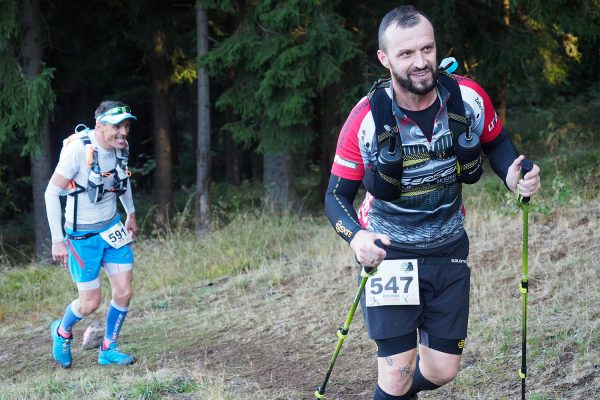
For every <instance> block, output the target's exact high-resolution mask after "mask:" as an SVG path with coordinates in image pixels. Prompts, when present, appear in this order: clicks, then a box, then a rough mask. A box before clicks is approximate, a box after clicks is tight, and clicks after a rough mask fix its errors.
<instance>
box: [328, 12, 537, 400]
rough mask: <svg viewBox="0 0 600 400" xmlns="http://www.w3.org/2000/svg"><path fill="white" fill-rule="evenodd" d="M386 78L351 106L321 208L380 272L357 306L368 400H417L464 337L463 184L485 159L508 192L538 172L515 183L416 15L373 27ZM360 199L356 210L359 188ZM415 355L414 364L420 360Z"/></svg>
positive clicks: (482, 109)
mask: <svg viewBox="0 0 600 400" xmlns="http://www.w3.org/2000/svg"><path fill="white" fill-rule="evenodd" d="M377 56H378V58H379V61H380V62H381V64H382V65H383V66H384V67H385V68H386V69H387V70H388V71H389V74H390V78H389V79H387V80H386V81H383V82H380V84H377V85H375V86H374V87H373V89H372V90H371V91H370V92H369V94H368V95H367V96H365V97H364V98H363V99H361V100H360V101H359V102H358V104H357V105H356V106H355V107H354V109H353V110H352V112H351V113H350V115H349V116H348V119H347V120H346V123H345V124H344V126H343V128H342V130H341V132H340V135H339V139H338V144H337V149H336V154H335V159H334V163H333V167H332V170H331V177H330V180H329V187H328V189H327V194H326V196H325V211H326V214H327V216H328V218H329V220H330V222H331V224H332V225H333V227H334V228H335V229H336V231H337V232H338V234H339V236H341V237H342V238H343V239H345V240H346V241H347V242H348V243H349V244H350V247H351V248H352V250H353V251H354V253H355V256H356V259H357V260H358V262H360V263H361V264H363V265H365V266H368V267H378V272H377V275H374V276H372V277H370V278H369V281H368V282H367V284H366V288H365V295H364V296H363V298H362V301H361V308H362V313H363V319H364V320H365V325H366V326H367V330H368V332H369V336H370V338H371V339H373V340H374V341H375V343H376V344H377V365H378V378H377V386H376V388H375V393H374V395H373V399H374V400H409V399H416V398H417V393H419V392H420V391H423V390H433V389H436V388H438V387H440V386H442V385H445V384H446V383H449V382H451V381H452V380H453V379H454V378H455V377H456V374H457V372H458V370H459V366H460V359H461V354H462V351H463V348H464V346H465V338H466V337H467V323H468V316H469V285H470V269H469V267H468V265H467V256H468V254H469V239H468V236H467V233H466V232H465V229H464V212H463V203H462V197H461V187H462V186H461V185H462V184H465V183H467V184H472V183H475V182H476V181H477V180H478V179H479V177H480V175H481V151H483V152H484V153H485V154H486V155H487V157H488V159H489V161H490V164H491V166H492V168H493V170H494V172H495V173H496V174H497V175H498V176H499V177H500V179H502V181H503V182H504V183H505V185H506V187H507V188H508V189H509V190H511V191H515V190H517V188H518V189H519V191H520V194H521V195H523V196H527V197H529V196H531V195H533V194H534V193H536V192H537V191H538V190H539V188H540V177H539V171H540V170H539V167H538V166H537V165H534V167H533V169H532V170H531V171H530V172H529V173H527V174H526V175H525V176H524V177H523V178H522V179H519V178H518V172H519V170H520V169H521V163H522V161H523V159H524V156H523V155H519V153H518V152H517V150H516V148H515V146H514V145H513V143H512V141H511V139H510V137H509V135H508V133H507V131H506V129H505V128H504V127H503V126H502V123H501V121H500V120H499V119H498V117H497V115H496V112H495V111H494V108H493V106H492V102H491V100H490V98H489V96H488V95H487V93H486V92H485V91H484V90H483V88H482V87H481V86H479V85H478V84H477V83H476V82H474V81H472V80H471V79H467V78H464V77H460V76H455V75H451V74H448V73H446V72H440V71H438V69H437V68H436V66H437V65H438V64H437V52H436V42H435V35H434V29H433V26H432V24H431V22H430V21H429V19H428V18H427V17H426V16H425V15H424V14H423V13H422V12H420V11H418V10H416V9H415V8H414V7H412V6H402V7H398V8H396V9H394V10H392V11H390V12H389V13H388V14H386V15H385V16H384V18H383V19H382V21H381V24H380V27H379V50H378V51H377ZM361 181H363V182H364V184H365V187H366V188H367V190H368V193H367V195H366V198H365V200H364V202H363V204H362V206H361V207H360V209H359V211H358V215H357V213H356V212H355V210H354V208H353V201H354V198H355V197H356V193H357V191H358V188H359V186H360V184H361ZM417 354H418V355H417Z"/></svg>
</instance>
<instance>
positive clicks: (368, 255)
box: [350, 230, 390, 267]
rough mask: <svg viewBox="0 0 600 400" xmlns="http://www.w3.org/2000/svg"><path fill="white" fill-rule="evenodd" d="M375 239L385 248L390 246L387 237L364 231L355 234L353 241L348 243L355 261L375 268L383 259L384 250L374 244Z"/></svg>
mask: <svg viewBox="0 0 600 400" xmlns="http://www.w3.org/2000/svg"><path fill="white" fill-rule="evenodd" d="M377 239H379V240H381V243H383V244H384V245H386V246H389V245H390V238H389V236H388V235H384V234H381V233H373V232H369V231H366V230H362V231H358V232H356V235H355V236H354V239H352V241H351V242H350V247H351V248H352V250H354V254H355V255H356V260H357V261H358V262H359V263H361V264H362V265H366V266H368V267H376V266H378V265H379V264H380V263H381V262H382V261H383V259H384V258H385V255H386V252H385V250H384V249H382V248H381V247H379V246H377V245H376V244H375V241H376V240H377Z"/></svg>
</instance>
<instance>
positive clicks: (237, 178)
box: [225, 132, 242, 186]
mask: <svg viewBox="0 0 600 400" xmlns="http://www.w3.org/2000/svg"><path fill="white" fill-rule="evenodd" d="M225 141H226V146H225V148H226V154H225V159H226V164H225V178H226V180H227V183H231V184H232V185H236V186H237V185H239V184H240V183H241V182H242V170H241V157H240V156H241V154H240V146H239V145H238V144H237V143H236V142H235V140H233V135H232V134H231V133H229V132H227V133H226V134H225Z"/></svg>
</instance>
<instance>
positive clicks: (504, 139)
mask: <svg viewBox="0 0 600 400" xmlns="http://www.w3.org/2000/svg"><path fill="white" fill-rule="evenodd" d="M482 148H483V152H484V153H485V154H486V155H487V157H488V159H489V160H490V165H491V166H492V169H493V170H494V172H495V173H496V175H498V176H499V177H500V179H502V182H504V184H505V185H506V174H507V173H508V168H509V167H510V166H511V164H512V163H513V161H515V159H516V158H517V157H518V156H519V153H518V152H517V148H516V147H515V145H514V143H513V142H512V140H510V136H508V131H507V130H506V128H502V132H500V134H499V135H498V136H497V137H496V139H494V140H492V141H491V142H490V143H484V144H483V145H482Z"/></svg>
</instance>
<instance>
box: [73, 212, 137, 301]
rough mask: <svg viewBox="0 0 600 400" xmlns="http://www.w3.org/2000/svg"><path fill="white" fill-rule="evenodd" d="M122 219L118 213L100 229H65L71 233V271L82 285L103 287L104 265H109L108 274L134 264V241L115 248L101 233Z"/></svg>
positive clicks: (78, 285) (131, 266) (78, 283)
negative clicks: (100, 275) (102, 271)
mask: <svg viewBox="0 0 600 400" xmlns="http://www.w3.org/2000/svg"><path fill="white" fill-rule="evenodd" d="M120 221H121V217H120V216H119V215H117V216H116V217H115V219H113V220H112V221H111V222H110V223H109V224H108V225H107V226H106V227H104V228H102V229H100V230H93V231H77V232H73V230H72V229H70V228H68V227H67V228H66V229H65V230H66V233H67V237H66V238H65V243H66V245H67V249H68V250H69V271H70V272H71V277H72V278H73V281H74V282H75V283H76V284H77V287H78V288H79V289H83V290H91V289H96V288H98V287H100V281H99V279H98V276H99V274H100V268H101V267H102V266H104V267H105V269H106V271H107V273H108V275H111V274H113V273H117V272H120V271H128V270H131V269H132V268H133V248H132V246H131V243H129V244H126V245H124V246H122V247H121V248H119V249H115V248H114V247H112V246H111V245H110V244H108V243H107V242H106V241H105V240H104V239H103V238H102V236H100V234H99V233H100V232H103V231H105V230H107V229H110V228H111V227H112V226H114V225H115V224H118V223H119V222H120ZM76 238H81V239H76Z"/></svg>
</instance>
